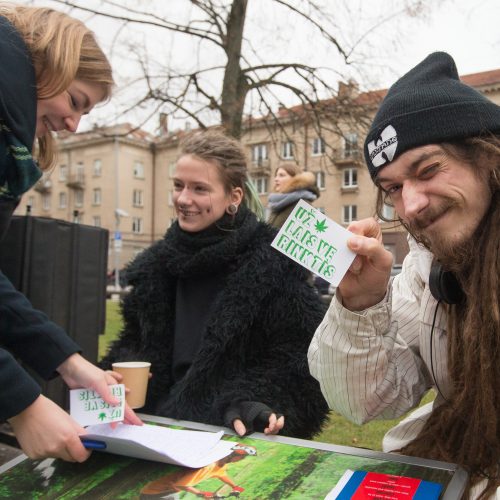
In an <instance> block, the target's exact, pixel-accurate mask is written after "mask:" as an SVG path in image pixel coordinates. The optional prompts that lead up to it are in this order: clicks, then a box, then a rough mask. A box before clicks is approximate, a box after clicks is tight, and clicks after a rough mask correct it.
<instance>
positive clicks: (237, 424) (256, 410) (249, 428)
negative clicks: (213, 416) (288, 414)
mask: <svg viewBox="0 0 500 500" xmlns="http://www.w3.org/2000/svg"><path fill="white" fill-rule="evenodd" d="M224 421H225V423H226V425H227V426H228V427H233V428H234V430H235V432H236V434H238V435H239V436H244V435H246V434H249V433H250V432H253V431H254V430H256V431H259V432H264V433H265V434H278V432H279V431H280V430H281V429H283V426H284V425H285V417H284V416H283V415H279V414H277V413H276V412H273V410H272V409H271V408H269V406H267V405H265V404H264V403H260V402H258V401H240V402H237V403H234V404H232V405H231V406H230V407H229V408H228V409H227V410H226V413H225V415H224Z"/></svg>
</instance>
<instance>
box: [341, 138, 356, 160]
mask: <svg viewBox="0 0 500 500" xmlns="http://www.w3.org/2000/svg"><path fill="white" fill-rule="evenodd" d="M358 153H359V148H358V134H355V133H354V132H350V133H348V134H346V135H345V137H344V158H356V157H357V156H358Z"/></svg>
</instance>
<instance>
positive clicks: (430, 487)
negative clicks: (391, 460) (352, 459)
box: [325, 470, 442, 500]
mask: <svg viewBox="0 0 500 500" xmlns="http://www.w3.org/2000/svg"><path fill="white" fill-rule="evenodd" d="M441 490H442V486H441V485H440V484H438V483H431V482H429V481H422V480H421V479H415V478H413V477H406V476H394V475H392V474H381V473H379V472H366V471H352V470H347V471H346V472H345V474H344V475H343V476H342V477H341V478H340V480H339V482H338V483H337V486H335V488H334V489H333V490H332V491H330V493H329V494H328V495H327V496H326V497H325V500H374V499H384V500H403V499H405V500H410V499H411V500H434V499H436V500H437V499H438V498H439V495H440V493H441Z"/></svg>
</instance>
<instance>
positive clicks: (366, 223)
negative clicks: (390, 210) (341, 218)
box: [347, 217, 382, 239]
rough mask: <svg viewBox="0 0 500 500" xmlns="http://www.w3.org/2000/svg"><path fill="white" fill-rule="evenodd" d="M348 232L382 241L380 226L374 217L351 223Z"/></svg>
mask: <svg viewBox="0 0 500 500" xmlns="http://www.w3.org/2000/svg"><path fill="white" fill-rule="evenodd" d="M347 230H348V231H351V233H354V234H358V235H360V236H366V237H368V238H376V239H380V238H381V236H382V233H381V229H380V224H379V223H378V222H377V221H376V220H375V219H374V218H373V217H369V218H367V219H362V220H359V221H354V222H351V223H350V224H349V226H347Z"/></svg>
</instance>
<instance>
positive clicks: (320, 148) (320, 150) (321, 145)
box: [312, 137, 326, 156]
mask: <svg viewBox="0 0 500 500" xmlns="http://www.w3.org/2000/svg"><path fill="white" fill-rule="evenodd" d="M325 151H326V149H325V141H324V139H322V138H321V137H316V139H314V140H313V144H312V154H313V156H320V155H324V154H325Z"/></svg>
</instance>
